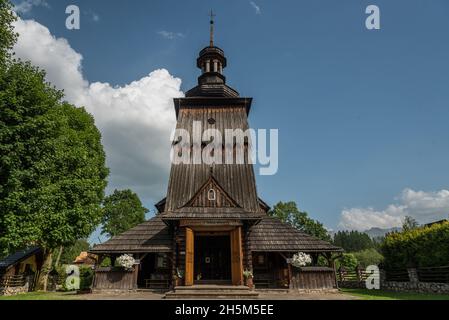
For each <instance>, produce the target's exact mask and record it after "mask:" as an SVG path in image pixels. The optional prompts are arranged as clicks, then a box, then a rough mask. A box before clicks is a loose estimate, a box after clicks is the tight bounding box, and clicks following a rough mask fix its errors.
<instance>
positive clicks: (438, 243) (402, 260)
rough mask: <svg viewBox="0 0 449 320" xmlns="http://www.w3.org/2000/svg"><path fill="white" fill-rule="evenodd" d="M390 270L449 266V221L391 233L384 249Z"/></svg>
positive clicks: (386, 239)
mask: <svg viewBox="0 0 449 320" xmlns="http://www.w3.org/2000/svg"><path fill="white" fill-rule="evenodd" d="M381 250H382V254H383V255H384V257H385V260H384V264H385V267H387V268H409V267H418V268H419V267H438V266H448V265H449V222H443V223H440V224H435V225H432V226H429V227H421V228H417V229H413V230H410V231H406V232H395V233H390V234H388V235H387V236H386V237H385V241H384V242H383V244H382V246H381Z"/></svg>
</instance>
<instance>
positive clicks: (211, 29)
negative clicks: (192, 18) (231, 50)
mask: <svg viewBox="0 0 449 320" xmlns="http://www.w3.org/2000/svg"><path fill="white" fill-rule="evenodd" d="M215 17H216V15H215V14H214V12H213V11H212V10H210V46H211V47H213V46H214V18H215Z"/></svg>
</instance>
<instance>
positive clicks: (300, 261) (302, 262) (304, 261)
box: [291, 252, 312, 268]
mask: <svg viewBox="0 0 449 320" xmlns="http://www.w3.org/2000/svg"><path fill="white" fill-rule="evenodd" d="M311 263H312V257H311V256H310V255H308V254H306V253H304V252H299V253H297V254H295V255H294V256H293V259H292V262H291V264H292V266H294V267H296V268H301V267H305V266H307V265H308V264H311Z"/></svg>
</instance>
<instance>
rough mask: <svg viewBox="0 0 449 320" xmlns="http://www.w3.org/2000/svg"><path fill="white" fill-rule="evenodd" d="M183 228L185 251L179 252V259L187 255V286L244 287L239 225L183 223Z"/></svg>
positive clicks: (185, 280)
mask: <svg viewBox="0 0 449 320" xmlns="http://www.w3.org/2000/svg"><path fill="white" fill-rule="evenodd" d="M180 227H181V228H182V229H183V233H184V235H185V239H183V240H184V241H181V242H184V245H185V251H181V252H180V256H185V258H184V273H185V276H184V285H185V286H187V287H189V286H193V285H202V284H203V285H204V284H219V285H231V284H232V285H234V286H241V285H243V284H244V281H243V248H242V226H241V225H240V224H237V225H232V224H230V223H226V224H220V225H217V224H216V223H215V224H214V225H213V226H211V225H207V222H204V221H195V222H192V221H181V222H180ZM181 246H182V243H181ZM180 260H182V259H180ZM180 262H181V261H180ZM178 267H180V265H179V264H178Z"/></svg>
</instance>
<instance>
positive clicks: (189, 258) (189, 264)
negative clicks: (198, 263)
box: [185, 228, 195, 286]
mask: <svg viewBox="0 0 449 320" xmlns="http://www.w3.org/2000/svg"><path fill="white" fill-rule="evenodd" d="M194 243H195V236H194V233H193V230H192V229H190V228H186V270H185V285H186V286H193V266H194V257H195V255H194V252H195V251H194Z"/></svg>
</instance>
